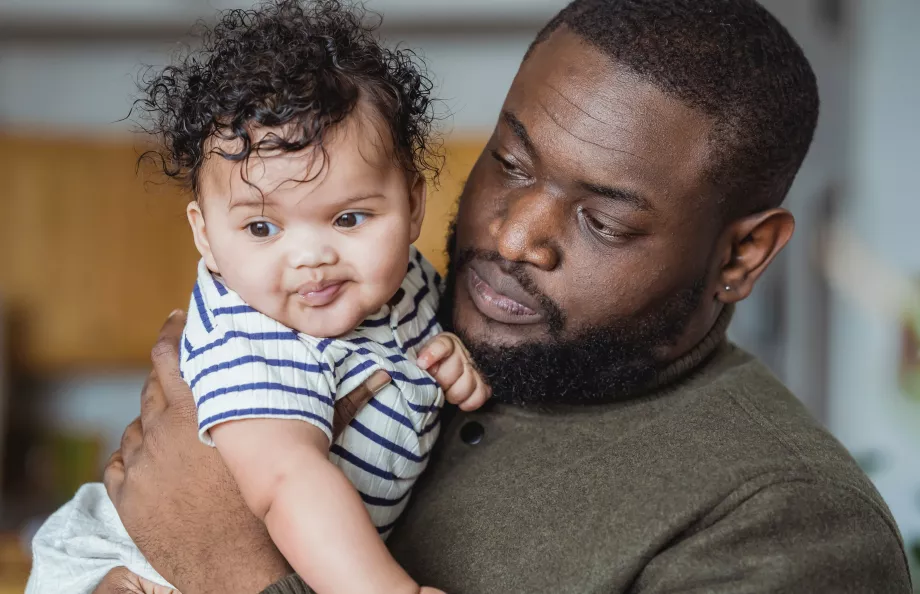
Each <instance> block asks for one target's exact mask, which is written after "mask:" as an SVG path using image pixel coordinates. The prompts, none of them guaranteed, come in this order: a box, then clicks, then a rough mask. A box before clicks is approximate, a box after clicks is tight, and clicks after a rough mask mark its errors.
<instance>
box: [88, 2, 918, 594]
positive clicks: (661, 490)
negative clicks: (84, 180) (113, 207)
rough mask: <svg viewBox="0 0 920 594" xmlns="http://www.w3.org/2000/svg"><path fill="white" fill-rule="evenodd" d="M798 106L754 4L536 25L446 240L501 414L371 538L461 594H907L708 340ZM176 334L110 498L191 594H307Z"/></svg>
mask: <svg viewBox="0 0 920 594" xmlns="http://www.w3.org/2000/svg"><path fill="white" fill-rule="evenodd" d="M817 114H818V97H817V89H816V83H815V78H814V74H813V72H812V71H811V68H810V67H809V65H808V63H807V61H806V60H805V58H804V56H803V55H802V52H801V50H800V48H799V47H798V46H797V45H796V44H795V42H794V41H793V40H792V39H791V37H790V36H789V34H788V33H787V31H786V30H785V29H784V28H783V27H782V26H781V25H780V24H779V23H778V22H776V21H775V20H774V19H773V18H772V17H771V16H770V15H769V14H768V13H767V12H766V11H765V10H764V9H763V8H762V7H761V6H759V5H758V4H757V3H756V2H754V0H576V1H575V2H573V3H572V4H571V5H569V6H568V7H567V8H566V9H564V10H563V11H562V12H561V13H560V14H559V15H558V16H557V17H556V18H555V19H554V20H553V21H552V22H550V24H549V25H547V27H546V28H545V29H544V30H543V32H541V33H540V35H539V36H538V38H537V39H536V41H535V42H534V44H533V46H532V47H531V49H530V51H529V52H528V54H527V56H526V57H525V59H524V61H523V63H522V65H521V68H520V71H519V72H518V74H517V76H516V78H515V80H514V83H513V85H512V87H511V90H510V91H509V93H508V97H507V99H506V101H505V104H504V106H503V108H502V112H501V114H500V115H499V118H498V124H497V126H496V129H495V132H494V134H493V136H492V138H491V139H490V141H489V144H488V146H487V147H486V150H485V151H484V152H483V154H482V156H481V157H480V159H479V160H478V162H477V163H476V165H475V167H474V169H473V171H472V172H471V174H470V177H469V181H468V183H467V186H466V188H465V190H464V192H463V195H462V196H461V199H460V207H459V212H458V216H457V221H456V228H455V230H454V233H453V234H452V239H451V242H450V247H449V252H450V256H451V264H450V270H449V275H448V291H447V294H446V297H445V300H444V301H445V302H447V306H446V308H447V309H446V311H445V312H444V314H445V316H444V319H445V322H446V323H448V324H449V325H452V326H453V329H454V330H455V331H456V332H457V333H458V334H460V335H461V336H462V337H463V339H464V341H465V343H466V344H467V345H468V346H469V348H470V351H471V353H472V354H473V356H474V359H475V361H476V362H477V364H478V365H479V366H480V368H481V370H482V371H483V373H485V374H486V375H487V377H488V378H489V381H490V383H491V385H492V387H493V389H494V394H495V397H494V400H495V401H496V402H495V404H494V406H491V407H490V408H486V409H484V410H481V411H479V412H476V413H472V414H463V413H458V414H457V415H456V416H454V417H453V418H452V419H450V420H446V422H445V426H444V429H443V434H442V437H441V443H440V451H439V453H438V454H437V456H436V457H435V458H434V459H433V460H432V463H431V466H430V470H429V472H428V474H427V476H426V478H425V480H423V482H422V483H421V484H420V485H418V487H417V489H416V492H415V493H414V494H413V500H412V503H411V505H410V506H409V509H408V511H407V512H406V514H405V516H404V517H403V518H402V520H401V523H400V525H399V526H398V527H397V529H396V530H395V532H394V533H393V535H392V536H391V537H390V539H389V541H388V543H387V544H388V545H389V547H390V549H391V551H392V552H393V554H394V555H395V557H396V559H397V560H398V561H399V562H400V564H402V566H403V567H405V568H406V569H407V570H408V571H409V573H410V574H411V575H412V576H413V577H414V578H415V579H417V580H418V581H420V582H422V583H426V584H431V585H434V586H438V587H440V588H443V589H445V590H446V591H449V592H454V593H462V592H550V591H552V592H572V593H582V592H642V593H651V592H667V591H698V592H908V591H909V590H910V578H909V576H908V570H907V565H906V560H905V556H904V554H903V548H902V543H901V540H900V536H899V534H898V531H897V528H896V526H895V523H894V521H893V520H892V518H891V515H890V513H889V511H888V509H887V508H886V506H885V504H884V502H883V501H882V500H881V498H880V497H879V495H878V493H877V492H876V491H875V489H873V487H872V485H871V484H870V483H869V481H868V479H867V478H866V477H865V476H864V475H863V473H862V472H861V471H860V470H859V469H858V468H857V466H856V465H855V463H854V462H853V460H852V459H851V458H850V457H849V456H848V455H847V453H846V452H845V451H844V450H843V448H842V447H841V446H840V445H839V444H838V443H837V442H836V441H835V440H834V439H833V438H832V437H831V436H830V435H828V434H827V433H826V432H825V431H824V430H823V429H822V428H821V427H820V426H819V425H818V424H817V423H816V422H815V421H813V420H812V419H811V418H810V417H809V416H808V414H807V413H806V412H805V410H804V408H803V407H802V406H801V405H800V404H799V402H798V401H797V400H796V399H795V398H794V397H793V396H791V395H790V394H789V393H788V392H787V391H786V390H785V389H784V388H783V386H782V385H781V384H780V383H779V382H778V381H777V380H776V379H775V378H774V377H773V376H772V375H770V374H769V372H768V371H766V369H765V368H764V367H763V366H761V365H760V364H759V363H758V362H757V361H755V360H753V358H752V357H751V356H750V355H748V354H746V353H744V352H743V351H741V350H740V349H738V348H736V347H734V346H732V345H730V344H728V343H727V342H726V340H725V329H726V326H727V325H728V323H729V320H730V317H731V311H732V306H733V304H734V303H736V302H738V301H740V300H742V299H744V298H745V297H746V296H747V295H749V294H750V292H751V290H752V288H753V286H754V283H755V282H756V281H757V279H758V278H759V277H760V275H761V274H762V273H763V271H764V270H765V269H766V267H767V266H768V265H769V264H770V263H771V261H772V260H773V258H774V257H775V256H776V255H777V254H778V253H779V252H780V250H782V248H783V247H784V246H785V245H786V243H787V242H788V241H789V238H790V237H791V235H792V231H793V226H794V222H793V219H792V216H791V215H790V214H789V213H788V212H787V211H785V210H783V209H782V208H780V204H781V202H782V200H783V198H784V197H785V195H786V193H787V191H788V189H789V187H790V185H791V183H792V181H793V178H794V176H795V174H796V172H797V171H798V169H799V167H800V165H801V163H802V160H803V159H804V157H805V154H806V152H807V150H808V147H809V145H810V143H811V139H812V135H813V132H814V128H815V124H816V119H817ZM182 323H183V320H182V316H181V315H175V316H173V317H171V318H170V320H169V321H168V322H167V324H166V326H165V327H164V330H163V334H162V336H161V338H160V341H159V342H158V346H157V347H156V348H155V349H154V367H155V372H154V374H152V375H151V380H150V381H149V382H148V385H147V386H146V388H145V390H144V395H143V404H142V409H143V410H142V417H141V419H140V420H139V421H137V422H135V424H133V425H132V426H131V427H129V428H128V430H127V431H126V433H125V437H124V439H123V443H122V448H121V450H120V453H117V454H116V455H115V456H113V459H112V462H111V463H110V465H109V467H108V469H107V473H106V483H107V487H108V489H109V493H110V495H111V496H112V499H113V500H114V502H115V505H116V507H117V508H118V510H119V514H120V515H121V517H122V520H123V522H124V524H125V526H126V528H127V530H128V532H129V533H130V534H131V536H132V537H133V538H134V540H135V541H136V543H137V544H138V546H139V547H140V549H141V550H142V551H143V552H144V554H145V556H146V557H147V558H148V559H149V560H150V562H151V563H152V564H153V565H154V567H156V568H157V570H158V571H160V572H161V573H162V574H163V576H164V577H166V578H167V579H169V580H170V582H172V583H174V584H176V585H177V586H178V587H179V588H180V589H181V590H182V592H183V593H184V594H198V593H201V592H257V591H260V590H263V589H264V591H265V592H266V593H275V594H283V593H297V592H307V591H308V590H307V589H306V587H305V586H304V584H303V583H302V582H301V581H300V580H299V578H297V577H296V576H289V577H285V574H286V573H287V571H288V569H287V566H286V564H285V562H284V560H283V558H282V557H281V556H280V555H279V554H278V553H277V551H276V550H275V548H274V546H273V545H272V543H271V541H270V539H268V537H267V535H266V532H265V529H264V527H263V526H261V525H260V524H259V523H258V522H257V521H255V520H254V518H252V516H251V514H249V512H248V511H247V509H246V507H245V504H244V503H243V501H242V499H241V497H240V496H239V494H238V492H237V490H236V487H235V485H234V484H233V481H232V480H231V479H230V478H229V475H228V473H227V471H226V469H225V468H224V467H223V465H222V463H221V462H220V460H219V458H218V456H217V455H216V453H214V452H213V451H212V450H209V449H208V448H206V447H205V446H202V445H200V444H198V442H197V438H196V430H195V421H194V405H193V403H192V402H191V395H190V394H189V392H188V389H187V387H186V386H185V384H184V383H183V382H182V381H181V379H179V377H178V372H177V362H176V352H177V347H176V343H177V340H178V336H179V334H180V332H181V327H182ZM348 416H349V415H348V413H347V411H346V412H345V417H346V418H348ZM354 562H355V563H360V559H355V560H354ZM132 584H134V585H132ZM118 588H123V590H122V591H141V589H142V587H141V586H140V585H138V582H136V581H132V578H131V576H126V575H125V574H124V572H113V573H112V574H110V575H109V577H108V578H107V580H106V581H105V582H104V583H103V584H102V585H100V588H99V590H98V591H99V592H115V591H118Z"/></svg>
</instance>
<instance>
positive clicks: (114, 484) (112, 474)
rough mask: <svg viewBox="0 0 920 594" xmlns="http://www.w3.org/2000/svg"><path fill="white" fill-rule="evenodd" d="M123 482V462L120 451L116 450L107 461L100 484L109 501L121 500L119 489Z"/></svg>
mask: <svg viewBox="0 0 920 594" xmlns="http://www.w3.org/2000/svg"><path fill="white" fill-rule="evenodd" d="M124 482H125V462H124V460H123V459H122V457H121V450H116V451H115V452H114V453H113V454H112V455H111V456H109V461H108V462H106V464H105V470H104V471H103V473H102V483H103V484H104V485H105V490H106V492H107V493H108V494H109V499H111V500H112V501H119V500H120V499H121V487H122V485H123V484H124Z"/></svg>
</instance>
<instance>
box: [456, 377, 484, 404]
mask: <svg viewBox="0 0 920 594" xmlns="http://www.w3.org/2000/svg"><path fill="white" fill-rule="evenodd" d="M491 397H492V388H490V387H489V385H488V384H487V383H485V382H484V381H483V380H482V377H480V376H479V375H478V374H477V375H476V387H475V388H474V389H473V393H472V394H470V397H469V398H467V399H466V400H464V401H463V402H461V403H459V406H460V410H462V411H464V412H470V411H473V410H476V409H478V408H479V407H481V406H482V405H483V404H485V403H486V401H487V400H488V399H489V398H491Z"/></svg>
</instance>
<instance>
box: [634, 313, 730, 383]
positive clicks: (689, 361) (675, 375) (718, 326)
mask: <svg viewBox="0 0 920 594" xmlns="http://www.w3.org/2000/svg"><path fill="white" fill-rule="evenodd" d="M734 313H735V306H734V305H726V306H725V307H724V308H722V312H721V313H720V314H719V317H718V318H716V322H715V324H713V325H712V328H711V329H710V330H709V332H708V333H707V334H706V336H705V337H704V338H703V340H701V341H700V342H699V343H698V344H697V345H696V346H695V347H693V348H692V349H690V350H689V351H688V352H687V353H686V354H684V355H683V356H681V357H679V358H678V359H676V360H675V361H672V362H671V363H669V364H668V365H667V366H666V367H665V368H664V369H662V370H661V371H660V372H658V375H657V376H656V378H655V380H654V381H653V382H652V383H651V384H650V385H648V386H646V387H645V388H644V389H643V390H641V391H642V392H646V393H647V392H651V391H655V390H661V389H664V388H667V387H669V386H670V385H671V384H674V383H676V382H678V381H680V380H682V379H684V378H685V377H687V376H688V375H690V374H691V373H692V372H693V371H695V370H696V369H697V368H698V367H700V366H701V365H702V364H703V363H705V362H706V360H707V359H709V356H710V355H712V354H713V353H714V352H715V350H716V349H717V348H719V346H721V345H722V343H724V342H725V334H726V331H727V330H728V325H729V324H730V323H731V321H732V316H733V315H734Z"/></svg>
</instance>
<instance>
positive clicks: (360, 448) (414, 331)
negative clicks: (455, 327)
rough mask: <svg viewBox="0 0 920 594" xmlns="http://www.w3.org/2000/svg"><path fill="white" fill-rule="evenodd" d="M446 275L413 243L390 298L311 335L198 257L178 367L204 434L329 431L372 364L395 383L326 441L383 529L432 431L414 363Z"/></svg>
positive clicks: (433, 411)
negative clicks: (269, 425)
mask: <svg viewBox="0 0 920 594" xmlns="http://www.w3.org/2000/svg"><path fill="white" fill-rule="evenodd" d="M440 282H441V279H440V277H439V276H438V275H437V273H436V272H435V271H434V269H433V268H432V266H431V264H430V263H429V262H428V261H427V260H425V259H424V257H422V255H421V254H420V253H419V252H418V251H417V250H416V249H415V248H414V247H413V248H412V252H411V256H410V261H409V269H408V271H407V273H406V276H405V278H404V279H403V282H402V285H401V291H400V292H399V293H398V294H397V296H396V299H395V301H396V303H395V305H394V304H392V302H391V304H388V305H385V306H384V307H383V308H381V310H380V311H379V312H377V313H376V314H374V315H373V316H371V317H369V318H368V319H366V320H364V322H362V323H361V325H360V326H358V327H357V328H355V329H354V330H353V331H352V332H350V333H348V334H346V335H344V336H341V337H338V338H322V339H320V338H315V337H312V336H307V335H305V334H303V333H300V332H297V331H296V330H292V329H290V328H288V327H286V326H284V325H282V324H281V323H279V322H277V321H275V320H273V319H272V318H269V317H268V316H266V315H264V314H261V313H259V312H257V311H256V310H254V309H253V308H251V307H250V306H248V305H247V304H246V303H244V302H243V300H242V299H241V298H240V296H239V295H237V294H236V293H235V292H234V291H232V290H231V289H229V288H228V287H227V286H226V285H225V284H223V282H222V281H221V279H220V278H219V277H216V276H214V275H213V274H211V272H210V271H209V270H208V268H207V266H205V264H204V261H203V260H202V261H201V262H200V263H199V265H198V280H197V282H196V283H195V288H194V290H193V292H192V298H191V303H190V305H189V316H188V322H187V325H186V328H185V335H184V336H183V340H182V353H181V361H180V368H181V371H182V377H183V378H184V379H185V380H186V381H187V382H188V384H189V386H191V388H192V392H193V394H194V396H195V402H196V404H197V406H198V430H199V436H200V438H201V440H202V441H204V442H205V443H207V444H210V445H213V444H212V442H211V439H210V436H209V434H208V430H209V429H210V428H211V427H214V426H215V425H217V424H219V423H223V422H226V421H231V420H239V419H252V418H279V419H300V420H303V421H306V422H308V423H310V424H312V425H315V426H316V427H319V428H320V429H321V430H322V431H324V432H325V433H326V435H327V436H328V437H329V438H330V441H331V439H332V418H333V405H334V404H335V401H336V400H337V399H338V398H341V397H343V396H345V395H346V394H348V393H349V392H351V391H352V390H353V389H355V388H357V387H358V386H359V385H360V384H361V383H362V382H364V380H366V379H367V378H368V377H369V376H370V375H371V374H372V373H373V372H374V371H375V370H377V369H385V370H386V371H387V372H388V373H389V374H390V377H391V378H392V380H393V381H392V382H391V383H390V384H389V385H388V386H387V387H386V388H384V389H383V390H381V391H380V392H379V393H378V394H377V395H376V396H375V397H374V399H373V400H371V402H370V403H369V404H368V405H367V406H365V407H363V408H362V409H361V411H360V412H359V413H358V415H357V417H356V418H355V419H354V420H353V421H352V423H351V425H350V426H349V428H348V429H347V430H346V431H344V432H343V434H342V435H341V436H340V437H339V438H338V440H337V441H336V442H335V443H333V444H332V446H331V449H330V458H331V460H332V461H333V462H334V463H335V464H336V465H338V466H339V467H340V468H341V469H342V471H343V472H344V473H345V475H346V476H347V477H348V479H349V480H350V481H351V483H352V484H353V485H354V486H355V488H356V489H357V490H358V492H359V493H360V495H361V498H362V499H363V500H364V503H365V505H366V506H367V509H368V511H369V512H370V515H371V519H372V520H373V521H374V524H375V525H376V526H377V530H378V532H380V533H381V534H383V535H384V536H385V535H386V534H387V533H388V531H389V529H390V528H391V527H392V525H393V523H394V522H395V521H396V519H397V518H398V517H399V514H400V513H402V510H403V509H404V508H405V506H406V504H407V502H408V495H409V491H410V490H411V488H412V485H413V484H414V482H415V480H416V479H417V478H418V477H419V475H420V474H421V473H422V471H423V470H424V469H425V465H426V464H427V462H428V455H429V452H430V451H431V448H432V446H433V445H434V442H435V439H436V438H437V434H438V414H439V411H440V407H441V405H442V404H443V402H444V395H443V393H442V391H441V389H440V387H439V386H438V384H437V383H436V382H435V381H434V380H433V379H432V378H431V376H430V375H428V374H427V373H425V372H424V371H422V370H421V369H420V368H419V367H417V366H416V365H415V363H414V361H415V358H416V356H417V352H418V349H419V348H420V347H421V346H422V345H423V344H424V343H425V342H426V341H427V340H429V339H430V338H433V337H434V336H435V335H437V334H438V333H439V332H440V327H439V326H438V324H437V321H436V319H435V312H436V310H437V303H438V298H439V289H440Z"/></svg>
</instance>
